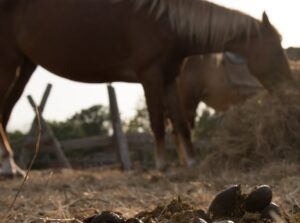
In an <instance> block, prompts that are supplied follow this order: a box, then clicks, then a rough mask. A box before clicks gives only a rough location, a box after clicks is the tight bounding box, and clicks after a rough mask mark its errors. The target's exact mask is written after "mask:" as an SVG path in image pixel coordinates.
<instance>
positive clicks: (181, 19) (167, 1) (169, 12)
mask: <svg viewBox="0 0 300 223" xmlns="http://www.w3.org/2000/svg"><path fill="white" fill-rule="evenodd" d="M130 1H132V3H133V5H134V8H135V10H140V9H146V10H147V11H148V13H149V14H150V15H152V16H154V17H155V18H156V19H159V18H161V17H162V16H163V15H166V16H167V17H168V19H169V21H170V24H171V26H172V28H173V29H174V30H175V31H176V32H177V33H178V34H179V35H181V36H186V37H188V38H189V39H190V40H192V41H197V42H198V43H201V44H203V45H204V46H205V45H206V44H209V45H210V46H213V47H218V46H224V44H225V43H227V42H228V41H230V40H232V39H234V38H236V37H238V36H239V35H244V36H245V37H246V38H247V37H249V36H250V35H254V34H253V32H256V34H259V30H260V29H259V24H260V23H259V21H258V20H256V19H254V18H252V17H250V16H248V15H246V14H244V13H242V12H239V11H236V10H231V9H227V8H225V7H222V6H219V5H216V4H214V3H211V2H207V1H205V0H130Z"/></svg>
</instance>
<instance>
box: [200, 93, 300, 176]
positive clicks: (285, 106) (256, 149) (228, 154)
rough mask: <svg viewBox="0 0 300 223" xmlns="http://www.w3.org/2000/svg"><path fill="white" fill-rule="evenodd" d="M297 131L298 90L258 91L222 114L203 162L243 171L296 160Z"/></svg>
mask: <svg viewBox="0 0 300 223" xmlns="http://www.w3.org/2000/svg"><path fill="white" fill-rule="evenodd" d="M299 134H300V93H299V92H296V91H291V90H289V89H284V90H282V91H279V92H276V94H273V95H270V94H269V93H267V92H262V93H261V94H259V95H257V96H255V97H253V98H251V99H249V100H248V101H246V102H245V103H244V104H242V105H240V106H235V107H232V108H230V109H229V110H228V111H227V112H226V113H225V114H224V117H223V119H222V121H221V123H220V125H219V126H218V129H217V130H216V132H215V135H214V137H213V139H212V143H213V145H214V148H215V150H214V151H213V152H212V154H210V155H209V156H208V158H207V159H206V160H205V164H204V165H207V166H214V167H216V168H220V167H222V168H224V167H228V168H236V167H239V168H243V169H244V170H245V169H249V168H253V167H258V166H261V165H262V164H265V163H267V162H270V161H277V160H278V161H287V162H295V163H299V162H300V137H299Z"/></svg>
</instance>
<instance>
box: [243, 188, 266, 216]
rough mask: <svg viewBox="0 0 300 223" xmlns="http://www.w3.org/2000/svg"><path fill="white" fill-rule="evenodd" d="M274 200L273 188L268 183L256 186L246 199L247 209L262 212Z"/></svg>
mask: <svg viewBox="0 0 300 223" xmlns="http://www.w3.org/2000/svg"><path fill="white" fill-rule="evenodd" d="M271 201H272V190H271V188H270V187H269V186H268V185H262V186H259V187H256V188H255V189H254V190H253V191H252V192H251V193H250V194H249V195H248V196H247V198H246V199H245V210H246V211H248V212H260V211H262V210H263V209H264V208H266V207H267V206H268V205H269V204H270V203H271Z"/></svg>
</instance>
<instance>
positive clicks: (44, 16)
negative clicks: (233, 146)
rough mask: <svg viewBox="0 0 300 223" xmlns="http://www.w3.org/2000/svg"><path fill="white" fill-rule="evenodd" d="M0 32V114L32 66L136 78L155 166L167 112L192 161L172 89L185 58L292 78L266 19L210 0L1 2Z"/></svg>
mask: <svg viewBox="0 0 300 223" xmlns="http://www.w3.org/2000/svg"><path fill="white" fill-rule="evenodd" d="M0 27H1V29H0V50H1V55H0V74H1V78H0V105H1V107H0V114H1V115H3V113H4V108H5V107H6V106H10V107H12V105H13V104H14V103H12V102H11V101H10V100H14V101H15V100H16V98H18V97H19V94H18V95H17V96H16V95H11V94H10V92H11V91H10V90H9V89H11V88H13V85H14V83H15V79H16V78H21V77H24V79H28V77H29V76H30V75H31V73H32V72H33V70H34V68H35V66H36V65H41V66H43V67H45V68H46V69H48V70H50V71H52V72H53V73H56V74H59V75H61V76H63V77H65V78H69V79H73V80H76V81H83V82H92V83H95V82H96V83H101V82H112V81H132V75H133V74H137V76H138V80H139V81H140V82H141V83H142V85H143V87H144V90H145V96H146V100H147V105H148V108H149V113H150V119H151V120H150V121H151V126H152V129H153V132H154V136H155V138H156V145H157V150H156V153H157V158H158V160H159V161H158V162H157V163H158V166H162V164H163V161H164V158H163V147H164V146H163V144H164V143H163V138H164V124H163V123H164V121H163V120H164V115H163V114H164V108H165V107H166V108H167V109H168V110H169V113H170V114H171V119H172V122H173V126H174V128H176V129H177V132H178V134H179V136H180V137H179V138H180V140H181V142H180V145H181V146H182V148H183V152H182V154H184V156H185V157H186V163H187V165H191V164H192V163H194V160H193V156H194V155H195V153H194V151H193V147H192V144H191V140H190V132H189V128H188V125H187V122H186V120H185V119H184V115H183V114H182V109H181V106H180V103H179V96H178V91H177V89H176V88H177V85H176V76H177V75H178V74H179V71H180V67H181V63H182V61H183V59H184V58H185V57H187V56H191V55H195V54H204V53H213V52H220V51H224V50H227V51H233V52H236V53H239V54H241V55H243V56H245V57H246V58H247V62H248V66H249V69H250V70H251V72H252V73H253V74H254V75H255V76H256V77H257V78H258V79H259V80H260V81H261V83H262V84H264V85H265V87H267V88H268V89H270V90H275V89H276V88H277V86H278V85H279V84H280V83H285V82H289V81H290V80H291V74H290V69H289V67H288V63H287V60H286V58H285V55H284V53H283V50H282V47H281V44H280V36H279V35H278V33H277V31H276V30H275V29H274V28H273V27H272V26H271V24H270V23H269V21H268V19H267V16H266V15H264V16H263V21H262V22H260V21H258V20H256V19H253V18H251V17H250V16H248V15H245V14H243V13H240V12H238V11H234V10H230V9H226V8H224V7H221V6H218V5H216V4H213V3H210V2H207V1H201V0H106V1H104V0H103V1H99V0H43V1H37V0H14V1H12V0H2V1H1V2H0ZM19 68H21V69H19ZM16 71H18V72H16ZM132 71H134V72H132ZM17 74H18V75H17ZM6 117H7V115H6ZM5 119H7V118H5ZM3 121H4V122H6V121H7V120H3ZM5 154H8V153H5Z"/></svg>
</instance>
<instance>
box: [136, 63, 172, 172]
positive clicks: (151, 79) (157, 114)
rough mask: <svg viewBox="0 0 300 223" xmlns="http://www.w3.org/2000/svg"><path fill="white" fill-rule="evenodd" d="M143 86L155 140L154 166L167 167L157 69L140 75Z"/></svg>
mask: <svg viewBox="0 0 300 223" xmlns="http://www.w3.org/2000/svg"><path fill="white" fill-rule="evenodd" d="M140 77H141V82H142V84H143V88H144V92H145V97H146V103H147V108H148V112H149V117H150V124H151V129H152V132H153V135H154V138H155V144H156V148H155V165H156V168H157V169H160V170H162V169H165V168H166V166H167V162H166V156H165V124H164V118H165V109H164V108H165V106H164V101H163V81H162V75H161V72H160V70H159V69H155V67H153V68H151V69H149V70H148V71H147V72H144V73H142V74H141V75H140Z"/></svg>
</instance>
